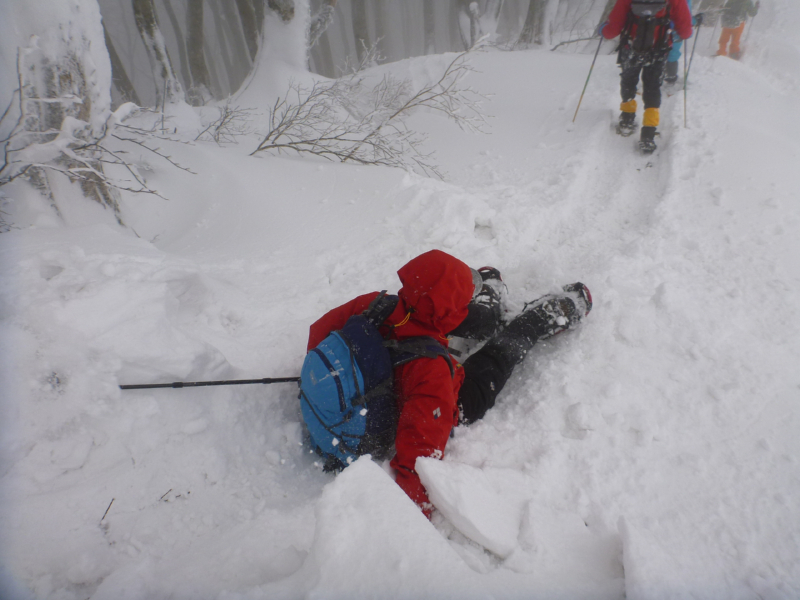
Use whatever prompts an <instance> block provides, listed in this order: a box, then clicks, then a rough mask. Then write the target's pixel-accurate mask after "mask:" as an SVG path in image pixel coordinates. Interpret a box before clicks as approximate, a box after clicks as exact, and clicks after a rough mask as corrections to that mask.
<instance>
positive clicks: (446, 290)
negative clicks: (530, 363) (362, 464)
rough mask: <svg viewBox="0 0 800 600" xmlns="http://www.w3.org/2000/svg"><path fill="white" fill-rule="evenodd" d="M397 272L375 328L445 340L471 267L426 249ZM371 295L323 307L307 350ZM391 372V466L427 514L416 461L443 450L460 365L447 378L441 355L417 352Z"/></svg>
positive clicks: (460, 310) (468, 295)
mask: <svg viewBox="0 0 800 600" xmlns="http://www.w3.org/2000/svg"><path fill="white" fill-rule="evenodd" d="M397 274H398V276H399V277H400V281H401V282H402V284H403V287H402V288H401V289H400V291H399V292H398V296H399V297H400V301H399V302H398V304H397V308H396V309H395V310H394V312H393V313H392V314H391V316H389V318H388V319H387V320H386V323H385V325H384V328H383V329H382V330H381V333H383V334H384V335H385V336H388V337H389V338H393V339H398V340H402V339H405V338H409V337H414V336H420V335H428V336H431V337H433V338H436V339H437V340H439V342H441V343H442V344H443V345H444V346H447V343H448V342H447V338H446V337H445V334H446V333H447V332H449V331H452V330H453V329H455V328H456V327H457V326H458V325H459V324H460V323H461V322H462V321H463V320H464V319H465V318H466V316H467V305H468V304H469V302H470V300H471V299H472V294H473V291H474V285H473V282H472V272H471V271H470V268H469V267H468V266H467V265H466V264H464V263H463V262H461V261H460V260H458V259H457V258H455V257H453V256H450V255H449V254H446V253H444V252H442V251H440V250H431V251H430V252H426V253H425V254H421V255H420V256H417V257H416V258H414V259H413V260H411V261H410V262H408V263H407V264H406V265H405V266H404V267H402V268H401V269H400V270H399V271H398V272H397ZM377 295H378V292H373V293H371V294H365V295H363V296H358V297H357V298H354V299H353V300H351V301H350V302H348V303H347V304H343V305H342V306H339V307H338V308H334V309H333V310H331V311H330V312H328V313H326V314H325V315H324V316H323V317H322V318H321V319H319V320H318V321H317V322H316V323H314V324H313V325H312V326H311V330H310V333H309V337H308V349H309V350H311V349H312V348H314V347H316V346H317V344H319V343H320V342H321V341H322V340H324V339H325V338H326V337H327V336H328V335H329V334H330V333H331V332H332V331H335V330H337V329H341V328H342V327H343V326H344V324H345V323H346V322H347V319H348V318H350V317H351V316H352V315H356V314H359V313H361V312H363V311H365V310H366V309H367V307H368V306H369V304H370V302H372V300H373V299H374V298H375V297H376V296H377ZM453 362H454V364H455V361H453ZM394 378H395V392H396V394H397V402H398V408H399V410H400V419H399V421H398V425H397V437H396V438H395V448H396V451H397V453H396V455H395V457H394V459H392V462H391V465H392V467H393V468H394V469H395V471H396V481H397V483H398V485H399V486H400V487H401V488H403V490H405V492H406V493H407V494H408V495H409V497H410V498H411V499H412V500H413V501H414V502H416V503H417V504H418V505H419V506H420V507H421V508H422V509H423V511H424V512H425V514H426V515H428V516H430V510H431V505H430V502H429V501H428V496H427V494H426V492H425V488H424V487H423V485H422V483H421V482H420V480H419V476H418V475H417V472H416V471H415V470H414V465H415V463H416V461H417V458H418V457H420V456H432V457H435V458H440V459H441V458H442V457H443V456H444V449H445V446H446V445H447V440H448V438H449V437H450V431H451V430H452V429H453V427H455V426H456V425H457V424H458V390H459V389H460V388H461V384H462V382H463V381H464V369H463V368H461V365H457V368H456V370H455V376H454V377H453V376H451V374H450V367H449V366H448V365H447V362H446V361H444V360H442V359H441V358H418V359H416V360H413V361H411V362H409V363H406V364H404V365H401V366H399V367H397V368H396V369H395V372H394Z"/></svg>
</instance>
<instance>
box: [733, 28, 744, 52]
mask: <svg viewBox="0 0 800 600" xmlns="http://www.w3.org/2000/svg"><path fill="white" fill-rule="evenodd" d="M743 31H744V23H741V24H740V25H739V26H738V27H737V28H736V29H731V56H736V55H738V54H739V52H741V48H739V42H740V41H741V39H742V32H743Z"/></svg>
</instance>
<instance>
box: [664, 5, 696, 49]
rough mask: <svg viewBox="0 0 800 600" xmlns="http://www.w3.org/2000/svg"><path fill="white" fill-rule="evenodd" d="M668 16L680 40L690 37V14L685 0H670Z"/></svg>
mask: <svg viewBox="0 0 800 600" xmlns="http://www.w3.org/2000/svg"><path fill="white" fill-rule="evenodd" d="M669 4H670V10H669V16H670V18H671V19H672V22H673V23H674V24H675V31H677V32H678V35H679V36H681V39H682V40H688V39H689V38H690V37H692V12H691V11H690V10H689V5H688V4H687V3H686V0H670V3H669Z"/></svg>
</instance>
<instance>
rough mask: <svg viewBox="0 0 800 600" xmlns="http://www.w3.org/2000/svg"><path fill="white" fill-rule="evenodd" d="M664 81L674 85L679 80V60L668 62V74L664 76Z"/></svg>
mask: <svg viewBox="0 0 800 600" xmlns="http://www.w3.org/2000/svg"><path fill="white" fill-rule="evenodd" d="M664 81H665V82H666V83H668V84H669V85H672V84H673V83H675V82H676V81H678V61H674V62H667V69H666V75H665V76H664Z"/></svg>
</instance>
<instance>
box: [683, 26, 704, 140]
mask: <svg viewBox="0 0 800 600" xmlns="http://www.w3.org/2000/svg"><path fill="white" fill-rule="evenodd" d="M702 14H703V13H700V14H699V15H698V16H699V17H700V19H699V22H698V23H697V26H696V27H695V28H694V43H693V44H692V56H691V57H689V66H688V67H687V66H686V52H684V53H683V126H684V127H687V126H688V125H687V116H686V95H687V93H688V92H687V91H686V88H687V87H688V83H689V70H690V69H691V68H692V61H693V60H694V51H695V49H696V48H697V40H698V39H700V26H701V25H702V24H703V17H702Z"/></svg>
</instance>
